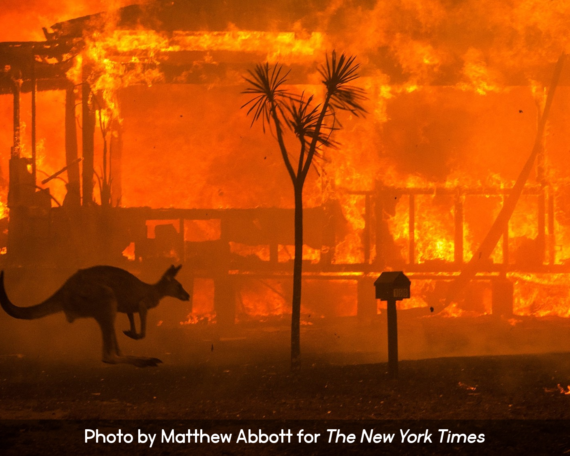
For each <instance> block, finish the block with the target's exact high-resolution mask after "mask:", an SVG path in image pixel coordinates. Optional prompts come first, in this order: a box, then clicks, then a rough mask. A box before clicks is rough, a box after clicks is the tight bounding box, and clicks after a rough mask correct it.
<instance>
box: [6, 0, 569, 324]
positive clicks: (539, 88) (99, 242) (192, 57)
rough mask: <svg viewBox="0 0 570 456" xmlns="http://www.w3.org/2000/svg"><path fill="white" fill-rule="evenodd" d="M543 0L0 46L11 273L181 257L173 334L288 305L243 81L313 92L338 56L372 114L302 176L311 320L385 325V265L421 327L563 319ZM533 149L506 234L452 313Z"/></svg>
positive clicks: (222, 10)
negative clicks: (400, 283) (404, 278)
mask: <svg viewBox="0 0 570 456" xmlns="http://www.w3.org/2000/svg"><path fill="white" fill-rule="evenodd" d="M553 3H554V2H548V3H547V4H545V3H544V2H541V1H536V0H527V1H524V2H513V3H512V4H505V5H502V6H497V5H495V4H491V3H487V2H474V1H468V0H466V1H457V2H441V1H436V0H434V1H427V2H425V1H422V2H418V1H415V0H403V1H399V2H387V1H369V0H355V1H336V2H326V1H320V0H316V1H312V2H301V1H285V0H278V1H277V2H272V3H271V4H270V5H269V4H267V3H266V2H259V1H257V0H254V1H243V0H242V1H221V0H220V1H211V2H197V1H190V0H188V1H155V2H149V3H146V4H143V5H130V6H126V7H122V8H119V9H114V10H109V11H107V12H104V13H100V14H94V15H90V16H85V17H79V18H76V19H71V20H67V21H65V22H58V23H56V24H54V25H52V26H51V27H49V28H46V29H44V34H45V39H44V40H39V41H26V42H12V41H7V42H3V43H0V94H1V97H0V99H1V100H2V102H3V103H2V112H1V115H2V116H3V118H4V120H5V122H4V123H3V127H2V129H1V130H0V141H1V142H2V147H1V148H0V157H1V158H2V162H1V171H2V181H1V182H0V184H2V188H1V190H2V194H1V203H2V215H3V217H4V218H3V219H2V221H0V223H2V228H3V236H2V238H1V239H0V241H1V242H2V246H1V247H2V253H3V255H2V257H1V261H2V262H3V268H5V269H6V268H7V269H13V270H14V277H16V276H17V275H18V274H20V276H22V277H23V275H22V274H23V273H22V272H21V271H22V270H32V271H34V274H35V273H38V272H37V271H39V273H40V274H44V275H46V276H48V277H61V278H65V277H67V276H68V275H69V272H72V271H74V270H75V269H76V268H78V267H84V266H87V265H91V264H99V263H108V264H114V265H117V266H121V267H124V268H126V269H129V270H131V271H138V272H139V275H142V276H145V275H147V276H148V275H151V273H154V272H155V271H157V270H162V269H163V268H164V265H165V264H170V263H172V262H175V263H183V264H184V265H185V267H184V268H183V270H182V271H183V274H185V275H184V276H183V278H182V279H181V281H185V284H186V287H187V289H192V290H193V292H192V294H193V297H194V299H193V309H186V313H185V314H184V315H181V316H180V318H179V320H180V321H181V322H189V323H196V322H198V321H216V322H217V323H219V324H225V325H229V324H232V323H234V322H236V321H246V320H249V319H263V318H268V317H279V316H282V315H283V314H287V313H289V312H290V309H289V308H288V306H289V302H290V299H289V296H290V293H291V290H290V288H291V272H292V256H293V246H292V245H293V211H292V207H293V192H292V189H291V184H290V182H289V181H288V176H287V174H286V172H285V169H284V167H283V164H282V163H281V158H280V156H279V154H278V153H277V149H276V144H275V142H274V139H273V138H272V136H271V135H262V134H261V132H260V131H258V130H256V129H251V128H250V121H249V120H248V119H247V117H246V113H245V112H244V110H242V109H240V107H241V106H242V105H243V104H244V103H245V102H246V101H247V100H246V99H245V97H244V96H243V95H242V92H243V90H244V89H245V82H244V79H243V76H244V75H245V74H246V73H247V71H248V69H251V68H252V67H253V66H254V65H255V64H256V63H259V62H269V63H271V64H273V63H277V62H279V63H281V64H283V65H284V66H285V67H286V69H287V70H290V77H289V81H288V83H289V84H290V87H291V89H292V90H295V91H297V92H302V91H305V92H308V93H315V95H316V96H317V97H318V96H319V94H320V92H319V90H321V89H320V88H319V86H320V79H319V75H318V72H317V64H318V63H320V62H323V61H324V56H325V55H326V53H327V52H330V51H332V50H333V49H337V50H338V51H342V52H346V53H348V54H352V55H356V56H357V58H358V61H359V62H360V65H361V66H360V76H361V77H360V78H359V80H358V84H359V85H360V86H361V87H362V88H363V89H364V90H365V91H366V93H367V96H368V101H367V104H366V108H367V111H368V115H367V116H366V118H364V119H357V118H355V117H354V116H351V115H348V114H347V115H343V117H342V118H340V121H341V122H342V125H343V129H342V130H340V131H338V132H336V133H335V134H336V139H337V141H338V142H339V143H340V144H341V146H340V148H339V149H338V150H326V149H324V150H322V152H321V155H320V157H319V159H318V160H317V162H316V163H315V166H314V169H313V170H312V171H311V173H310V174H309V182H308V183H307V186H306V189H305V207H306V209H305V230H306V235H305V245H304V256H303V258H304V262H305V263H306V264H305V266H304V281H305V286H304V298H303V315H304V317H303V318H304V321H305V322H306V323H307V324H310V323H311V318H312V319H313V321H314V319H315V318H319V317H341V316H355V315H359V316H364V317H366V316H372V315H375V314H376V313H377V303H376V301H375V300H374V294H373V293H374V290H373V287H372V283H373V281H374V279H375V278H376V277H377V276H378V274H379V273H380V272H381V271H383V270H386V269H402V270H404V271H405V272H406V274H407V275H408V276H409V277H410V278H411V279H412V299H410V300H409V301H405V303H404V304H402V305H403V306H404V305H405V306H407V307H411V308H414V309H419V310H417V312H418V313H423V312H424V310H425V309H428V308H429V307H433V308H434V309H435V310H436V311H437V312H438V313H439V315H446V316H460V315H471V316H476V315H486V314H495V315H500V316H504V317H507V318H510V317H512V316H513V315H533V316H546V315H552V316H559V317H568V316H569V315H570V287H569V285H570V277H569V276H568V274H569V273H570V269H569V266H568V262H569V260H570V250H569V249H568V247H567V245H568V242H567V238H568V237H569V236H570V186H569V184H568V178H569V176H568V173H567V169H566V167H565V163H566V154H567V152H568V150H567V144H568V139H570V138H569V136H570V132H569V129H568V120H569V111H568V109H567V102H568V100H567V99H568V98H569V97H570V92H569V91H568V78H569V77H570V76H569V75H570V70H569V69H568V68H564V67H563V66H562V65H561V64H559V65H558V69H559V71H558V79H556V80H555V81H554V82H552V80H553V75H554V74H555V73H556V71H555V70H556V68H557V62H561V61H562V59H561V58H560V56H561V55H564V53H565V52H567V51H568V49H567V48H568V44H569V43H568V38H567V33H566V31H565V24H566V23H567V20H568V19H570V17H569V16H570V8H569V7H568V6H567V5H564V4H559V3H556V4H553ZM555 90H556V92H554V91H555ZM549 93H550V94H554V93H555V97H554V99H553V101H552V104H551V107H550V106H549V111H550V112H549V113H548V111H547V110H546V108H545V105H546V102H547V95H548V94H549ZM541 121H542V122H543V124H544V126H545V128H544V132H541V131H540V130H541V129H540V125H541ZM537 137H538V139H537ZM533 144H538V146H537V148H538V149H537V153H536V160H534V164H533V166H534V167H533V171H532V173H531V176H530V178H528V179H526V180H525V182H523V183H524V184H525V186H524V190H523V191H522V195H521V196H520V198H517V204H516V210H515V212H514V214H513V215H512V217H510V221H509V223H508V226H505V228H504V229H503V231H502V233H501V234H502V235H501V239H500V241H499V242H498V243H496V245H494V246H492V247H493V248H492V252H491V253H490V255H489V258H488V259H486V260H485V259H484V260H485V261H483V262H481V263H480V264H479V266H478V269H477V271H476V274H475V275H474V277H473V279H472V280H471V281H470V282H469V284H468V285H467V286H466V287H465V290H464V293H463V294H462V295H461V296H459V297H458V298H457V299H455V300H453V302H452V304H451V305H447V304H449V303H448V302H447V300H446V298H447V297H448V290H449V284H450V283H451V282H453V280H455V279H456V278H457V276H458V275H459V273H460V272H461V271H462V270H464V268H465V266H466V264H467V263H468V261H469V260H470V259H471V258H472V257H473V255H476V254H477V252H478V250H477V249H478V246H479V245H480V244H481V242H482V241H483V239H484V238H485V236H486V235H487V233H488V231H489V230H490V229H491V226H492V225H493V222H494V220H495V219H496V217H497V216H498V214H499V213H500V211H501V209H502V207H503V205H504V204H505V201H506V200H507V199H508V197H509V195H512V194H513V186H514V184H515V180H516V179H517V176H519V173H520V172H521V170H522V169H523V166H524V164H525V162H526V160H527V158H528V156H529V154H530V153H531V150H532V148H533V147H532V146H533ZM18 271H20V272H18ZM24 275H25V274H24ZM22 280H24V279H23V278H22ZM425 313H429V311H425Z"/></svg>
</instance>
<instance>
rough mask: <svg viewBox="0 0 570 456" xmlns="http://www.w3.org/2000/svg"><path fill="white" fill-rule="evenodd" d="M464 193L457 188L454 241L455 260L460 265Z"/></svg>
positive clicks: (461, 257) (461, 259) (461, 262)
mask: <svg viewBox="0 0 570 456" xmlns="http://www.w3.org/2000/svg"><path fill="white" fill-rule="evenodd" d="M463 214H464V209H463V195H462V194H461V193H460V192H459V189H458V190H457V194H456V195H455V243H454V249H453V250H454V251H453V254H454V260H455V263H457V264H458V265H461V264H463V220H464V215H463Z"/></svg>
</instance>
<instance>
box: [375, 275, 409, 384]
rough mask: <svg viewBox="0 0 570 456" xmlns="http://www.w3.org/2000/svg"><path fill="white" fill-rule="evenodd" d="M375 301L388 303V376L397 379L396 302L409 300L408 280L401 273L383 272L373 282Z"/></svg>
mask: <svg viewBox="0 0 570 456" xmlns="http://www.w3.org/2000/svg"><path fill="white" fill-rule="evenodd" d="M374 286H375V287H376V299H380V300H382V301H388V374H389V375H390V378H398V317H397V315H396V301H401V300H402V299H409V297H410V279H408V278H407V277H406V275H405V274H404V273H403V272H402V271H390V272H383V273H382V274H380V277H378V279H376V282H374Z"/></svg>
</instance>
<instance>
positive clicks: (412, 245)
mask: <svg viewBox="0 0 570 456" xmlns="http://www.w3.org/2000/svg"><path fill="white" fill-rule="evenodd" d="M408 232H409V237H410V242H409V252H408V258H409V263H410V264H414V263H415V262H416V258H415V250H416V198H415V195H413V194H410V211H409V220H408Z"/></svg>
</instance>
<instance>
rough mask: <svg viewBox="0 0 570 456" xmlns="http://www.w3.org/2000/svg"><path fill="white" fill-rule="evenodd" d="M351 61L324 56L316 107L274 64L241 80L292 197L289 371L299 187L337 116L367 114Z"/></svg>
mask: <svg viewBox="0 0 570 456" xmlns="http://www.w3.org/2000/svg"><path fill="white" fill-rule="evenodd" d="M358 67H359V65H358V64H356V63H355V57H346V56H345V55H344V54H343V55H341V56H340V57H337V55H336V53H335V52H333V53H332V55H331V56H330V57H329V56H327V59H326V64H325V65H322V66H321V67H320V68H319V73H320V74H321V76H322V83H323V85H324V86H325V89H326V93H325V95H324V100H323V101H322V103H320V104H315V103H314V102H313V96H309V97H305V96H304V94H302V95H296V94H293V93H291V92H289V91H287V90H286V89H285V88H284V85H285V84H286V82H287V75H288V73H284V71H283V67H282V66H281V65H279V64H277V65H275V66H273V67H270V66H269V64H267V63H266V64H259V65H257V66H256V67H255V70H254V71H249V77H246V78H245V79H246V81H247V83H248V85H249V87H248V88H247V89H246V90H245V91H244V93H246V94H251V95H253V96H254V97H253V98H252V99H251V100H249V101H248V102H247V103H246V104H245V105H243V106H242V108H243V107H248V108H249V109H248V111H247V114H248V115H250V114H251V115H252V116H253V121H252V125H253V123H255V122H256V121H258V120H261V122H262V124H263V131H264V132H265V125H266V124H267V125H268V126H269V128H270V129H271V130H272V131H274V136H275V138H276V140H277V143H278V144H279V149H280V151H281V156H282V158H283V162H284V163H285V167H286V168H287V172H288V173H289V177H290V178H291V181H292V182H293V190H294V193H295V259H294V266H293V302H292V316H291V367H292V368H293V369H295V368H297V367H299V364H300V354H301V340H300V334H301V333H300V324H301V278H302V267H303V186H304V185H305V180H306V179H307V174H308V173H309V169H310V168H311V164H312V162H313V158H314V157H315V155H316V154H318V150H319V148H320V147H321V146H326V147H335V146H336V143H335V142H334V140H333V139H332V138H331V134H332V133H333V131H334V130H337V129H338V128H339V126H340V124H339V123H338V122H337V120H336V112H337V111H338V110H341V111H350V112H352V113H353V114H354V115H356V116H359V115H362V114H364V113H365V112H366V111H365V109H364V108H363V106H362V104H361V103H362V101H364V100H365V99H366V97H365V95H364V91H363V90H362V89H361V88H359V87H355V86H352V85H349V84H350V83H351V82H352V81H354V80H355V79H357V78H358V76H359V75H358V73H357V71H358ZM285 130H289V131H291V132H292V133H294V134H295V136H296V137H297V139H298V140H299V153H298V158H297V160H296V163H295V159H294V158H292V157H291V155H290V154H289V152H288V151H287V147H286V145H285V141H284V133H285Z"/></svg>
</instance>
